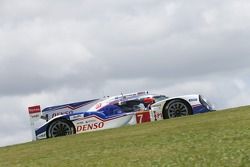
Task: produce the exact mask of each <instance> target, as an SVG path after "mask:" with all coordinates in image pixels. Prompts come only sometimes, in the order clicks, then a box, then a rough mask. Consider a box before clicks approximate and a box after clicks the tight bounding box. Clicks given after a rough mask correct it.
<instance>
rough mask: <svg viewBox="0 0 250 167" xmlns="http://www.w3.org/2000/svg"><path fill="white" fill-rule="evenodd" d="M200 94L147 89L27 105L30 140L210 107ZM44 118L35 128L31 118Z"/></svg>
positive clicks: (148, 120) (166, 117)
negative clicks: (170, 94)
mask: <svg viewBox="0 0 250 167" xmlns="http://www.w3.org/2000/svg"><path fill="white" fill-rule="evenodd" d="M212 110H213V108H212V107H211V105H210V104H209V103H208V102H207V101H206V100H205V99H204V98H203V97H202V96H201V95H185V96H179V97H171V98H170V97H167V96H165V95H158V94H149V93H148V92H147V91H144V92H136V93H129V94H121V95H118V96H113V97H105V98H101V99H93V100H87V101H82V102H77V103H70V104H64V105H58V106H52V107H47V108H44V109H43V110H42V111H41V109H40V106H39V105H38V106H32V107H29V115H30V120H31V126H32V130H33V140H36V139H45V138H52V137H58V136H65V135H71V134H78V133H83V132H90V131H97V130H104V129H110V128H117V127H121V126H124V125H135V124H140V123H143V122H152V121H158V120H162V119H169V118H174V117H181V116H186V115H191V114H198V113H204V112H209V111H212ZM39 119H44V120H46V123H44V124H43V125H42V126H40V127H39V128H38V129H35V127H34V125H35V124H34V122H36V121H37V120H39Z"/></svg>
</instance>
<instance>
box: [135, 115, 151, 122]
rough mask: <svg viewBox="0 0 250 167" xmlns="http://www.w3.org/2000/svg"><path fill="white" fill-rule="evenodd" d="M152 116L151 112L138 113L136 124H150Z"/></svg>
mask: <svg viewBox="0 0 250 167" xmlns="http://www.w3.org/2000/svg"><path fill="white" fill-rule="evenodd" d="M150 121H151V120H150V114H149V112H139V113H136V123H138V124H140V123H143V122H150Z"/></svg>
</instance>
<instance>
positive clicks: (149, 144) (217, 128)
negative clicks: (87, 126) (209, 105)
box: [0, 106, 250, 167]
mask: <svg viewBox="0 0 250 167" xmlns="http://www.w3.org/2000/svg"><path fill="white" fill-rule="evenodd" d="M0 166H1V167H10V166H27V167H29V166H31V167H35V166H52V167H57V166H60V167H61V166H108V167H110V166H111V167H112V166H114V167H118V166H136V167H140V166H155V167H156V166H178V167H179V166H185V167H193V166H197V167H202V166H211V167H221V166H232V167H244V166H246V167H247V166H250V107H249V106H247V107H240V108H235V109H228V110H223V111H216V112H212V113H206V114H200V115H193V116H188V117H182V118H177V119H171V120H163V121H158V122H154V123H145V124H141V125H136V126H126V127H122V128H117V129H110V130H104V131H99V132H93V133H85V134H80V135H73V136H67V137H60V138H55V139H48V140H42V141H36V142H30V143H26V144H21V145H15V146H9V147H4V148H0Z"/></svg>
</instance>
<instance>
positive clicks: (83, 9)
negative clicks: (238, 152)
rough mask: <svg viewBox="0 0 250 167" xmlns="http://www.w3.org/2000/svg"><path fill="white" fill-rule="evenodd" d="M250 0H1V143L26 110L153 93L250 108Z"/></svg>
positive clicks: (15, 131) (22, 129)
mask: <svg viewBox="0 0 250 167" xmlns="http://www.w3.org/2000/svg"><path fill="white" fill-rule="evenodd" d="M249 9H250V1H249V0H221V1H214V0H210V1H207V0H199V1H198V0H189V1H185V0H179V1H174V0H126V1H124V0H101V1H98V0H75V1H68V0H53V1H50V0H22V1H19V0H0V108H1V110H0V114H1V121H0V127H1V128H0V146H5V145H10V144H15V143H22V142H27V141H30V140H31V132H30V126H29V117H28V113H27V107H28V106H30V105H34V104H41V105H42V107H46V106H51V105H56V104H63V103H68V102H75V101H81V100H88V99H91V98H96V97H102V96H104V95H116V94H120V92H124V93H128V92H134V91H142V90H148V91H150V92H152V93H161V94H166V95H168V96H175V95H183V94H193V93H200V94H203V95H204V96H205V97H207V98H208V99H209V100H210V101H211V102H212V103H213V104H214V105H215V107H216V108H217V109H223V108H230V107H236V106H241V105H247V104H250V87H249V85H250V77H249V76H250V75H249V74H250V65H249V63H250V47H249V46H250V45H249V41H250V10H249Z"/></svg>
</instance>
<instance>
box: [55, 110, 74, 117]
mask: <svg viewBox="0 0 250 167" xmlns="http://www.w3.org/2000/svg"><path fill="white" fill-rule="evenodd" d="M64 114H67V115H68V114H73V111H65V112H56V113H53V114H52V116H51V117H52V118H54V117H55V116H58V115H64Z"/></svg>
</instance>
